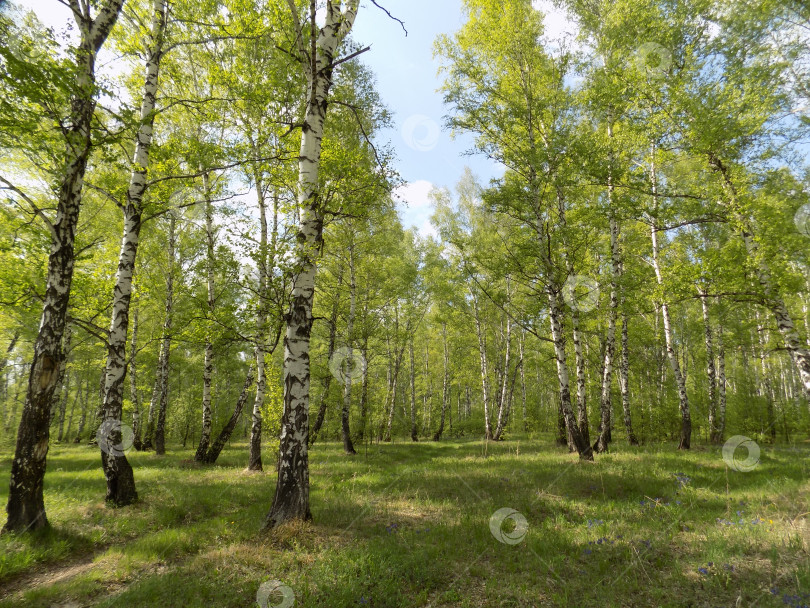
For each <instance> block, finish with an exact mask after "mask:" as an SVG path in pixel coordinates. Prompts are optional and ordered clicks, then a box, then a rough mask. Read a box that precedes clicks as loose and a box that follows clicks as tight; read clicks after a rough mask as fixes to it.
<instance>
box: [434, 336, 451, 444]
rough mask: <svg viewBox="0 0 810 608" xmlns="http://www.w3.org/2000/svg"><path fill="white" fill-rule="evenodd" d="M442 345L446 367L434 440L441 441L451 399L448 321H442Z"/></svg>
mask: <svg viewBox="0 0 810 608" xmlns="http://www.w3.org/2000/svg"><path fill="white" fill-rule="evenodd" d="M442 346H443V352H444V359H443V361H444V367H443V371H444V374H443V377H442V415H441V419H440V421H439V428H438V429H436V432H435V433H434V434H433V441H439V440H440V439H441V438H442V434H443V433H444V418H445V415H446V413H447V405H448V402H449V400H450V396H449V391H450V351H449V349H448V347H447V323H442Z"/></svg>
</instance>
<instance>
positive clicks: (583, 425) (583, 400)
mask: <svg viewBox="0 0 810 608" xmlns="http://www.w3.org/2000/svg"><path fill="white" fill-rule="evenodd" d="M571 330H572V333H573V338H574V357H575V361H576V368H577V426H578V427H579V432H580V433H582V439H583V441H585V443H587V444H590V443H591V430H590V424H589V423H588V403H587V399H588V386H587V384H586V380H585V357H584V356H583V354H582V332H581V331H580V329H579V311H578V310H576V309H573V310H572V311H571Z"/></svg>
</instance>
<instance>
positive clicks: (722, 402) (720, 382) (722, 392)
mask: <svg viewBox="0 0 810 608" xmlns="http://www.w3.org/2000/svg"><path fill="white" fill-rule="evenodd" d="M725 431H726V349H725V347H724V344H723V326H722V325H720V326H718V328H717V435H716V437H715V441H714V443H715V444H719V443H722V442H723V435H724V434H725Z"/></svg>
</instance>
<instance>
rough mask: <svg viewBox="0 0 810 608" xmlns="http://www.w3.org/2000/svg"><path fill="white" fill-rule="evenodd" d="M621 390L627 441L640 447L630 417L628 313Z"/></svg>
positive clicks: (624, 324) (623, 333)
mask: <svg viewBox="0 0 810 608" xmlns="http://www.w3.org/2000/svg"><path fill="white" fill-rule="evenodd" d="M619 388H620V389H621V392H622V411H623V412H624V428H625V430H626V431H627V441H628V442H629V443H630V445H638V439H636V434H635V433H634V432H633V420H632V418H631V416H630V350H629V336H628V330H627V313H624V312H623V313H622V360H621V363H620V367H619Z"/></svg>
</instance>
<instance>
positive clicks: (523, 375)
mask: <svg viewBox="0 0 810 608" xmlns="http://www.w3.org/2000/svg"><path fill="white" fill-rule="evenodd" d="M525 342H526V330H525V329H524V330H521V332H520V394H521V399H522V401H523V415H522V416H523V417H522V419H521V422H522V424H523V432H524V433H525V432H527V431H528V430H529V426H528V424H527V423H526V353H525V350H524V349H525Z"/></svg>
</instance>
